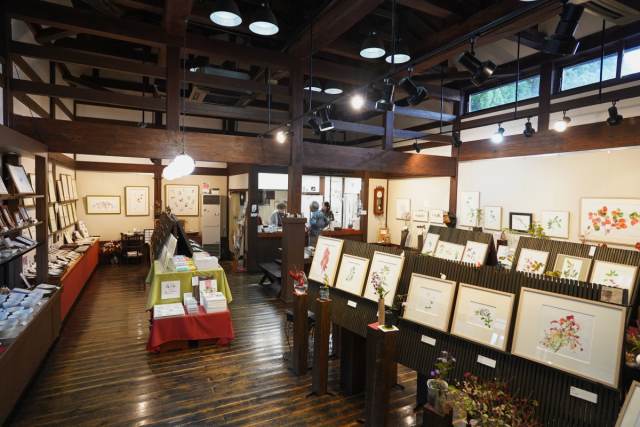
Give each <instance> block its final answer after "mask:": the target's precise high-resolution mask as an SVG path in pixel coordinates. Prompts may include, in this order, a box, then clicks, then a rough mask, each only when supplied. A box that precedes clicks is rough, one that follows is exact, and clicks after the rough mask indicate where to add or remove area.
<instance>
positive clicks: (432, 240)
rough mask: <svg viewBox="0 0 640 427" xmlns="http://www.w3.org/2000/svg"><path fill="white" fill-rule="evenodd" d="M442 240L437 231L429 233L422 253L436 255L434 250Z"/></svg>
mask: <svg viewBox="0 0 640 427" xmlns="http://www.w3.org/2000/svg"><path fill="white" fill-rule="evenodd" d="M439 241H440V235H439V234H435V233H427V237H426V238H425V239H424V245H422V253H423V254H426V253H430V254H431V255H432V256H433V255H434V251H435V250H436V248H437V247H438V242H439Z"/></svg>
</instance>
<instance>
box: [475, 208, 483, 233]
mask: <svg viewBox="0 0 640 427" xmlns="http://www.w3.org/2000/svg"><path fill="white" fill-rule="evenodd" d="M483 219H484V212H482V209H476V220H477V221H478V222H477V223H476V224H478V226H477V227H473V231H477V232H480V233H482V225H480V224H482V221H483Z"/></svg>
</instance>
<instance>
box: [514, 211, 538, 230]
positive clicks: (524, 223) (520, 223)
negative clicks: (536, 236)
mask: <svg viewBox="0 0 640 427" xmlns="http://www.w3.org/2000/svg"><path fill="white" fill-rule="evenodd" d="M532 223H533V214H530V213H519V212H509V228H510V229H512V230H515V231H519V232H521V233H526V232H527V230H528V229H529V227H531V224H532Z"/></svg>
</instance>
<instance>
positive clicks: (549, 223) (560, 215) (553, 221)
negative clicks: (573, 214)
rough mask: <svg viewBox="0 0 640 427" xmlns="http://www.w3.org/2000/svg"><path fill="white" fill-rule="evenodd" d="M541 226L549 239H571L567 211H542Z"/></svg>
mask: <svg viewBox="0 0 640 427" xmlns="http://www.w3.org/2000/svg"><path fill="white" fill-rule="evenodd" d="M540 224H541V225H542V228H544V234H546V235H547V237H557V238H560V239H568V238H569V212H567V211H542V216H541V217H540Z"/></svg>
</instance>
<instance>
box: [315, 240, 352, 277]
mask: <svg viewBox="0 0 640 427" xmlns="http://www.w3.org/2000/svg"><path fill="white" fill-rule="evenodd" d="M343 245H344V240H340V239H332V238H330V237H322V236H320V237H318V242H317V243H316V251H315V253H314V254H313V261H311V269H310V270H309V279H311V280H315V281H316V282H319V283H325V280H326V283H327V284H328V285H329V286H333V283H334V282H335V279H336V270H337V269H338V261H340V255H341V254H342V246H343Z"/></svg>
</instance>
